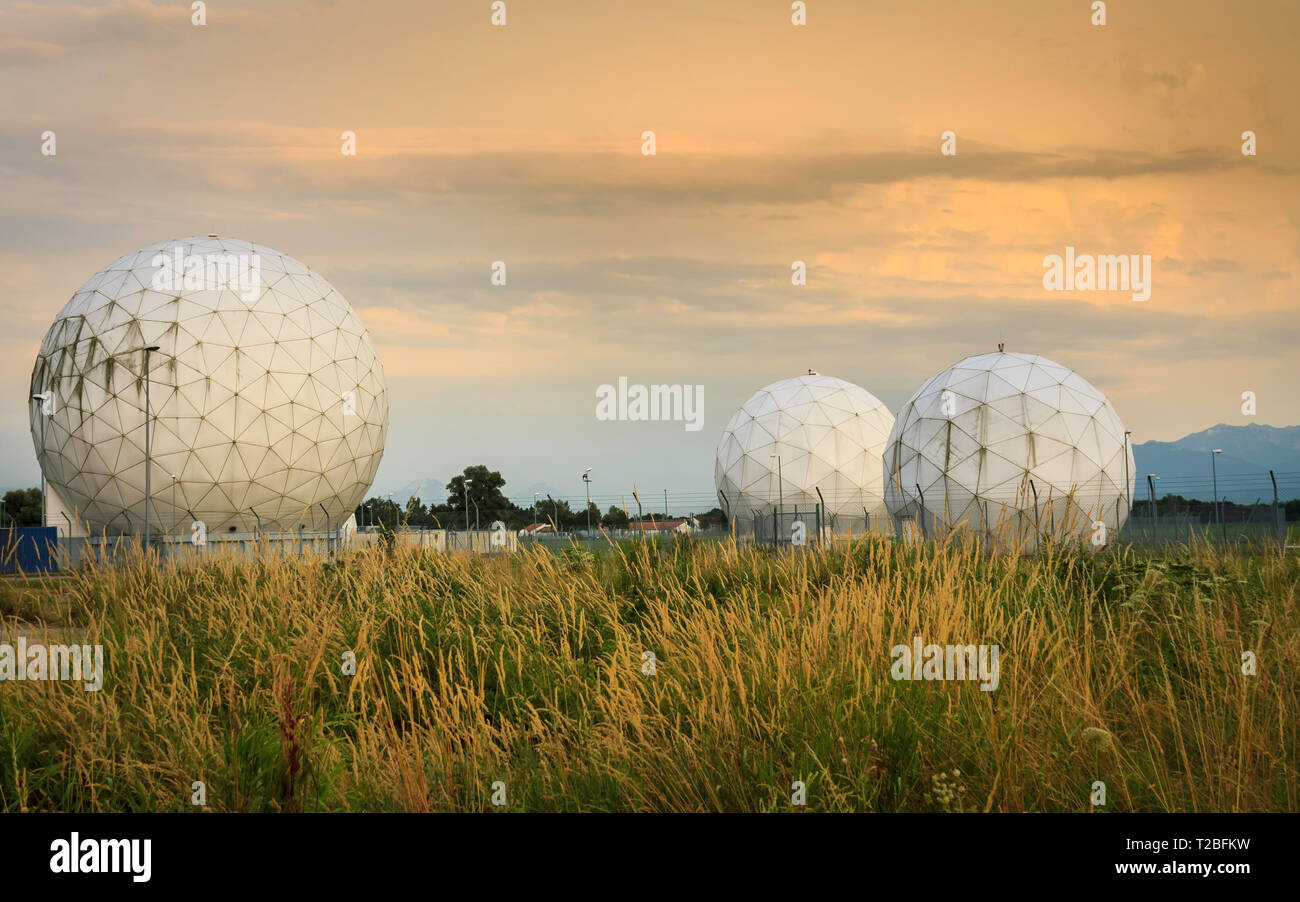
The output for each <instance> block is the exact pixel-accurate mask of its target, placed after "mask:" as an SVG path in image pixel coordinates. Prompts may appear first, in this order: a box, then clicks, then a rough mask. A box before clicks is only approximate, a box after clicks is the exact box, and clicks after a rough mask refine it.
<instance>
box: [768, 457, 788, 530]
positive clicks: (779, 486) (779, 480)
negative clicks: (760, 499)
mask: <svg viewBox="0 0 1300 902" xmlns="http://www.w3.org/2000/svg"><path fill="white" fill-rule="evenodd" d="M768 457H769V458H773V457H775V458H776V491H777V498H778V500H779V502H780V505H781V507H780V508H779V509H780V511H781V515H782V516H785V477H783V476H782V475H781V455H780V454H769V455H768ZM768 497H769V498H771V497H772V496H771V495H768Z"/></svg>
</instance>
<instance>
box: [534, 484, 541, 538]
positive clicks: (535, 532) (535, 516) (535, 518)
mask: <svg viewBox="0 0 1300 902" xmlns="http://www.w3.org/2000/svg"><path fill="white" fill-rule="evenodd" d="M540 495H541V492H533V538H534V539H535V538H537V499H538V497H539V496H540Z"/></svg>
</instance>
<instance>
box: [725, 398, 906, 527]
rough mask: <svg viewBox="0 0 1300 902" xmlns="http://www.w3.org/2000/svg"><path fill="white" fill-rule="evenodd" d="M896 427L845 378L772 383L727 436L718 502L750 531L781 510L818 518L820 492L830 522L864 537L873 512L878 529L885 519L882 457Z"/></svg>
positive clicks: (736, 418)
mask: <svg viewBox="0 0 1300 902" xmlns="http://www.w3.org/2000/svg"><path fill="white" fill-rule="evenodd" d="M893 422H894V418H893V416H892V415H891V414H890V412H889V410H888V409H887V408H886V407H885V405H884V404H882V403H881V402H880V400H879V399H877V398H876V397H875V396H874V395H873V394H871V393H870V392H869V391H867V390H866V389H864V388H860V387H859V386H856V385H854V384H852V383H850V382H845V381H844V380H843V379H836V378H834V377H831V376H820V375H816V374H812V373H810V374H809V375H806V376H797V377H795V378H793V379H785V380H783V381H781V382H776V383H773V384H772V385H769V386H767V387H766V388H763V389H760V390H759V391H758V392H756V393H755V394H754V396H753V397H751V398H750V399H749V400H748V401H746V402H745V403H744V405H743V406H742V407H741V408H740V410H738V411H736V413H735V415H734V416H732V418H731V420H730V422H728V423H727V428H726V429H725V430H723V433H722V440H721V441H720V442H719V443H718V453H717V459H716V461H715V464H714V471H713V472H714V475H713V481H714V485H715V486H716V488H717V490H718V497H719V500H721V501H722V503H723V507H724V509H728V510H729V511H730V514H731V516H732V519H733V520H734V521H735V523H736V527H737V529H738V530H740V531H741V532H748V531H749V530H752V529H753V525H754V524H753V520H754V513H755V512H756V511H758V512H762V513H769V514H770V513H771V511H772V510H773V509H775V508H776V507H777V505H778V504H779V503H784V505H785V510H786V512H787V513H792V512H793V511H794V510H795V508H796V507H797V508H798V509H799V510H800V511H811V510H812V509H813V507H814V505H816V504H818V503H819V501H820V499H819V498H818V495H817V489H819V488H820V489H821V494H822V497H824V498H825V500H826V512H827V514H829V517H827V518H824V519H823V523H824V524H825V525H826V526H828V527H829V528H831V529H833V530H836V531H839V532H844V531H847V530H849V529H851V528H852V529H857V530H861V529H862V528H863V526H864V525H865V521H866V515H867V514H868V513H869V514H870V515H871V518H872V521H873V523H874V522H875V521H878V520H879V519H880V518H882V517H883V516H884V515H885V504H884V496H883V488H884V487H883V471H882V467H881V452H882V451H883V450H884V446H885V439H886V437H887V436H888V435H889V428H890V426H891V425H893ZM772 455H780V467H779V468H778V466H777V461H776V459H775V458H773V456H772ZM778 473H779V480H778ZM782 496H784V497H783V498H782Z"/></svg>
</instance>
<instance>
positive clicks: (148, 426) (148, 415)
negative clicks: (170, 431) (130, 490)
mask: <svg viewBox="0 0 1300 902" xmlns="http://www.w3.org/2000/svg"><path fill="white" fill-rule="evenodd" d="M156 350H158V345H149V346H148V347H147V348H145V349H144V543H145V547H146V548H148V547H149V544H150V543H149V503H150V501H152V500H153V499H152V497H151V495H150V494H149V492H150V482H149V471H150V470H151V469H152V468H153V460H152V451H153V448H152V445H151V439H150V436H151V434H152V433H153V409H152V407H151V406H150V403H149V383H150V382H151V381H152V380H150V378H149V355H150V354H152V353H153V352H154V351H156Z"/></svg>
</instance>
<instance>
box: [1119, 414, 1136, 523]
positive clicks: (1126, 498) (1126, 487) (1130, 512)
mask: <svg viewBox="0 0 1300 902" xmlns="http://www.w3.org/2000/svg"><path fill="white" fill-rule="evenodd" d="M1132 434H1133V433H1132V432H1130V431H1129V430H1127V429H1125V430H1124V501H1125V503H1126V504H1128V514H1127V515H1126V516H1125V518H1124V520H1125V522H1127V521H1128V518H1129V517H1131V516H1133V493H1132V492H1131V491H1130V490H1129V484H1128V453H1129V452H1128V445H1129V441H1128V437H1129V436H1130V435H1132ZM1115 528H1116V529H1119V524H1118V523H1116V524H1115Z"/></svg>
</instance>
